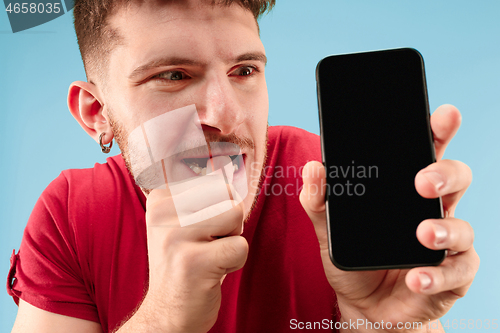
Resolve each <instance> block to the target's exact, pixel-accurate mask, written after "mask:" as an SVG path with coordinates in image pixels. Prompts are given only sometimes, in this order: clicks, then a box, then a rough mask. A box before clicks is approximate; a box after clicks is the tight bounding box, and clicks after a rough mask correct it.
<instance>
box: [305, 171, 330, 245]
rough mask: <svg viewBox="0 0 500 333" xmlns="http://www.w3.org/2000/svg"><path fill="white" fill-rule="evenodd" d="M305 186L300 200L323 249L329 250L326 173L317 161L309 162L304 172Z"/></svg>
mask: <svg viewBox="0 0 500 333" xmlns="http://www.w3.org/2000/svg"><path fill="white" fill-rule="evenodd" d="M302 180H303V182H304V186H303V187H302V191H301V192H300V196H299V200H300V203H301V204H302V207H303V208H304V210H305V211H306V213H307V215H308V216H309V218H310V219H311V221H312V223H313V225H314V229H315V230H316V235H317V236H318V240H319V243H320V246H321V248H322V249H323V248H328V240H327V232H326V213H325V190H326V172H325V168H324V166H323V165H322V164H321V163H320V162H317V161H312V162H308V163H307V164H306V165H305V166H304V170H303V171H302Z"/></svg>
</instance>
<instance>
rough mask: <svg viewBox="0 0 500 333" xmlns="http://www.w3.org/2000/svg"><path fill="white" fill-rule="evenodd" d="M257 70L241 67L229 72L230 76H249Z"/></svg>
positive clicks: (251, 67) (250, 67)
mask: <svg viewBox="0 0 500 333" xmlns="http://www.w3.org/2000/svg"><path fill="white" fill-rule="evenodd" d="M256 70H257V69H256V68H255V67H253V66H241V67H238V68H237V69H235V70H234V71H233V72H231V74H230V75H231V76H250V75H252V74H253V73H254V72H255V71H256Z"/></svg>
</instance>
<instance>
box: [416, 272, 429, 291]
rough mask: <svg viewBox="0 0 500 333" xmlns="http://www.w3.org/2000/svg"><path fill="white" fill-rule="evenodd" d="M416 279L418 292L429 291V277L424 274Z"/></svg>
mask: <svg viewBox="0 0 500 333" xmlns="http://www.w3.org/2000/svg"><path fill="white" fill-rule="evenodd" d="M418 278H419V279H420V290H426V289H429V287H430V285H431V282H432V280H431V278H430V277H429V275H427V274H425V273H420V274H419V275H418Z"/></svg>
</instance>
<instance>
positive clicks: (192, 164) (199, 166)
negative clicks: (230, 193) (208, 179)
mask: <svg viewBox="0 0 500 333" xmlns="http://www.w3.org/2000/svg"><path fill="white" fill-rule="evenodd" d="M213 157H215V156H213ZM229 157H230V158H231V163H232V164H233V173H236V172H237V171H238V170H239V169H240V168H241V163H244V157H245V156H244V154H242V155H241V154H240V155H229ZM238 157H241V158H238ZM208 159H209V157H199V158H185V159H183V160H182V162H184V164H186V165H187V166H188V167H189V168H190V169H191V170H192V171H193V172H194V173H195V174H196V175H198V176H200V175H201V176H205V175H206V174H207V162H208Z"/></svg>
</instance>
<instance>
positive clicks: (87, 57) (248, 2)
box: [73, 0, 275, 81]
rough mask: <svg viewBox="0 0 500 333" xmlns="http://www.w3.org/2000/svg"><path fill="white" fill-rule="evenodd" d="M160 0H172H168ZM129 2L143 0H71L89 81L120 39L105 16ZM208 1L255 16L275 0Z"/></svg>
mask: <svg viewBox="0 0 500 333" xmlns="http://www.w3.org/2000/svg"><path fill="white" fill-rule="evenodd" d="M146 1H147V0H146ZM164 1H165V2H172V0H164ZM181 1H182V0H181ZM133 2H139V3H142V2H144V0H75V2H74V3H75V7H74V10H73V16H74V24H75V31H76V37H77V39H78V46H79V47H80V53H81V55H82V60H83V65H84V67H85V72H86V74H87V79H88V80H89V81H90V80H91V76H94V75H95V76H96V77H98V78H100V79H104V78H105V77H106V71H107V67H108V61H109V54H110V53H111V51H112V50H113V49H114V47H116V46H117V45H118V44H120V42H121V41H122V39H123V37H122V36H121V35H120V34H119V32H118V31H117V30H116V29H113V28H111V27H110V26H109V24H108V22H107V19H108V17H109V16H110V15H111V14H112V13H113V12H114V11H115V10H117V9H118V8H120V7H122V6H126V5H129V4H130V3H133ZM208 2H209V3H210V4H211V5H213V6H216V5H219V6H230V5H232V4H233V3H236V4H239V5H240V6H242V7H243V8H245V9H248V10H249V11H251V12H252V13H253V15H254V17H255V19H256V20H257V19H258V18H259V17H260V16H261V15H262V14H264V13H265V12H266V11H270V10H271V9H272V7H274V5H275V0H209V1H208Z"/></svg>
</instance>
